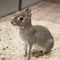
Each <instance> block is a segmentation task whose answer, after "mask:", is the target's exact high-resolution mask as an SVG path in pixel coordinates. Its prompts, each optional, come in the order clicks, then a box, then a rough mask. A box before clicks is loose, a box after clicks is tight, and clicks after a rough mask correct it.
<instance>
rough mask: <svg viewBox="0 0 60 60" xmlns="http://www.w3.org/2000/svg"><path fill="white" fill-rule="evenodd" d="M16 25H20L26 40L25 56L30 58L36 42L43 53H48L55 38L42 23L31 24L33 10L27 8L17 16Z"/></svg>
mask: <svg viewBox="0 0 60 60" xmlns="http://www.w3.org/2000/svg"><path fill="white" fill-rule="evenodd" d="M11 23H12V24H13V25H14V26H19V29H20V36H21V38H22V40H23V41H24V42H25V56H27V48H28V46H29V51H28V60H30V56H31V49H32V46H33V45H34V44H38V45H39V46H40V47H41V55H44V54H45V53H48V52H49V51H50V50H51V48H52V47H53V45H54V38H53V36H52V35H51V33H50V32H49V30H48V29H47V28H45V27H43V26H40V25H34V26H33V25H32V24H31V10H30V9H26V10H25V11H24V12H22V13H21V14H20V15H18V16H16V17H15V18H14V19H13V20H12V22H11Z"/></svg>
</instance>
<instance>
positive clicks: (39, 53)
mask: <svg viewBox="0 0 60 60" xmlns="http://www.w3.org/2000/svg"><path fill="white" fill-rule="evenodd" d="M44 53H45V52H44V51H42V50H41V51H36V50H34V51H33V52H32V55H33V56H34V57H39V56H42V55H44Z"/></svg>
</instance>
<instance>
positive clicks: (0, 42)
mask: <svg viewBox="0 0 60 60" xmlns="http://www.w3.org/2000/svg"><path fill="white" fill-rule="evenodd" d="M34 11H35V10H34ZM18 13H19V12H17V13H15V14H18ZM32 13H34V12H32ZM15 14H12V15H9V16H7V17H4V18H2V19H0V60H27V58H25V57H24V46H25V45H24V42H23V41H22V40H21V38H20V35H19V28H18V27H14V26H12V25H11V20H12V19H13V17H14V16H15ZM37 14H39V13H37ZM35 15H36V14H35ZM35 15H34V16H35ZM34 16H33V17H32V24H33V25H37V24H38V25H43V26H45V27H47V28H48V29H49V30H50V32H51V33H52V35H53V37H54V47H53V49H52V51H51V53H49V54H48V55H44V56H40V57H39V58H34V57H31V60H60V23H55V22H52V21H50V20H44V19H42V18H41V19H40V20H34V19H35V18H36V17H35V18H34ZM59 16H60V15H59ZM38 19H39V18H38ZM59 21H60V20H59Z"/></svg>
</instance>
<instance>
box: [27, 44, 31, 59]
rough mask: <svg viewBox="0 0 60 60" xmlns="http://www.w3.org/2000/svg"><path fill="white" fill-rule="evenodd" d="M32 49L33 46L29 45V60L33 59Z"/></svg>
mask: <svg viewBox="0 0 60 60" xmlns="http://www.w3.org/2000/svg"><path fill="white" fill-rule="evenodd" d="M31 48H32V45H29V51H28V60H30V58H31Z"/></svg>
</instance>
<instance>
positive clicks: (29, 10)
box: [25, 8, 31, 16]
mask: <svg viewBox="0 0 60 60" xmlns="http://www.w3.org/2000/svg"><path fill="white" fill-rule="evenodd" d="M25 11H26V12H27V15H28V16H31V9H30V8H27V9H26V10H25Z"/></svg>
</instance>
